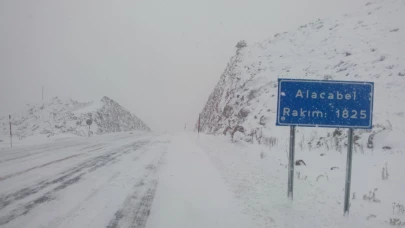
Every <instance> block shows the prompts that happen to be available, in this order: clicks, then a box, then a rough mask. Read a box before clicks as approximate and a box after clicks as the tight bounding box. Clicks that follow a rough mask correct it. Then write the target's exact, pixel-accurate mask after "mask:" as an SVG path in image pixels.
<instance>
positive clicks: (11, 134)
mask: <svg viewBox="0 0 405 228" xmlns="http://www.w3.org/2000/svg"><path fill="white" fill-rule="evenodd" d="M8 120H9V122H10V146H11V148H13V133H12V132H11V115H8Z"/></svg>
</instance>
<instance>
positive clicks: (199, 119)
mask: <svg viewBox="0 0 405 228" xmlns="http://www.w3.org/2000/svg"><path fill="white" fill-rule="evenodd" d="M200 124H201V114H200V115H198V135H199V134H200Z"/></svg>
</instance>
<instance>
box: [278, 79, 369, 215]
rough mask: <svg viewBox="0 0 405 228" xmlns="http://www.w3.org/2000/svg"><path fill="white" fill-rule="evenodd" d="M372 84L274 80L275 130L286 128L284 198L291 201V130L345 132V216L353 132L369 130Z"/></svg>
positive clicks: (292, 179)
mask: <svg viewBox="0 0 405 228" xmlns="http://www.w3.org/2000/svg"><path fill="white" fill-rule="evenodd" d="M373 100H374V83H373V82H353V81H331V80H303V79H284V78H283V79H278V100H277V120H276V125H277V126H290V151H289V161H288V194H287V195H288V198H290V199H291V200H292V199H293V189H294V165H295V160H294V155H295V154H294V153H295V150H294V146H295V127H296V126H300V127H332V128H349V134H348V149H347V170H346V184H345V198H344V199H345V202H344V213H345V215H347V214H348V213H349V206H350V202H349V198H350V184H351V170H352V156H353V154H352V153H353V129H354V128H362V129H371V128H372V127H373Z"/></svg>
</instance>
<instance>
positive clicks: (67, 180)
mask: <svg viewBox="0 0 405 228" xmlns="http://www.w3.org/2000/svg"><path fill="white" fill-rule="evenodd" d="M148 143H149V142H148V141H140V142H135V143H132V144H130V145H126V146H123V147H121V148H119V149H115V150H114V151H115V152H112V151H110V152H107V153H105V154H103V155H100V156H97V157H95V158H91V159H89V160H87V161H84V162H82V163H80V164H79V165H77V166H75V167H74V168H71V169H69V170H67V171H64V172H62V173H60V175H62V176H60V177H58V178H55V179H53V180H48V181H42V182H40V183H38V184H36V185H35V186H33V187H28V188H23V189H21V190H19V191H17V192H14V193H11V194H8V195H5V196H0V211H1V210H3V209H5V207H7V206H8V205H11V204H14V203H16V202H17V201H20V200H22V199H25V198H27V197H29V196H31V195H33V194H36V193H38V192H40V191H41V190H44V189H45V188H47V187H50V186H52V185H55V184H56V185H57V186H56V187H54V188H53V189H52V190H50V191H47V192H45V193H44V194H43V195H42V196H41V197H38V198H36V199H35V200H32V201H30V202H28V203H25V204H22V205H18V207H17V208H16V209H13V210H12V211H11V212H10V213H9V214H7V215H2V216H0V226H1V225H5V224H7V223H9V222H11V221H12V220H14V219H16V218H18V217H19V216H22V215H26V214H28V213H29V212H30V211H31V210H32V209H34V208H35V207H37V206H39V205H41V204H43V203H45V202H48V201H51V200H53V199H55V196H54V195H55V193H56V192H58V191H60V190H63V189H65V188H67V187H69V186H70V185H72V184H74V183H77V182H78V181H80V179H81V178H82V177H83V176H84V175H86V174H87V173H91V172H93V171H95V170H97V169H99V168H101V167H104V166H107V165H109V164H113V162H117V161H118V158H119V157H120V156H122V155H124V154H128V153H130V152H133V151H136V150H138V149H139V148H141V147H143V146H145V145H146V144H148ZM140 156H141V155H140Z"/></svg>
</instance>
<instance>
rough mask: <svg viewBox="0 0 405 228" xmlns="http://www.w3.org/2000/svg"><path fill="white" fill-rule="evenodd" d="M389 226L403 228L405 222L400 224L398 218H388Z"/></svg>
mask: <svg viewBox="0 0 405 228" xmlns="http://www.w3.org/2000/svg"><path fill="white" fill-rule="evenodd" d="M390 225H392V226H404V225H405V222H401V220H400V219H399V218H390Z"/></svg>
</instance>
